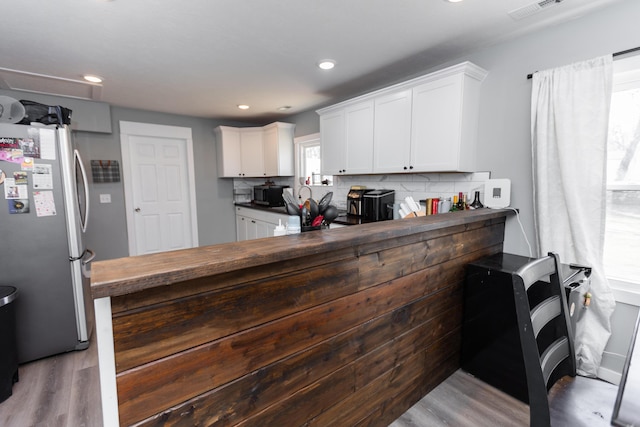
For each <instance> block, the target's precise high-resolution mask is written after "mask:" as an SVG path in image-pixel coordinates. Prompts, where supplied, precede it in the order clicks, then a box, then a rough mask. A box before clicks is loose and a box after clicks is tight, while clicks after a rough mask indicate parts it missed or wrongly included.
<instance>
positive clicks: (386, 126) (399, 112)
mask: <svg viewBox="0 0 640 427" xmlns="http://www.w3.org/2000/svg"><path fill="white" fill-rule="evenodd" d="M374 129H375V135H374V144H373V149H374V151H373V163H374V164H373V171H374V172H376V173H393V172H409V171H410V167H411V164H410V158H411V90H403V91H399V92H394V93H390V94H388V95H383V96H380V97H378V98H377V99H376V100H375V126H374Z"/></svg>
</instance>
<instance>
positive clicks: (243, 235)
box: [236, 215, 247, 242]
mask: <svg viewBox="0 0 640 427" xmlns="http://www.w3.org/2000/svg"><path fill="white" fill-rule="evenodd" d="M243 240H247V218H246V217H244V216H241V215H236V241H238V242H242V241H243Z"/></svg>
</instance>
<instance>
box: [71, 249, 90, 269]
mask: <svg viewBox="0 0 640 427" xmlns="http://www.w3.org/2000/svg"><path fill="white" fill-rule="evenodd" d="M87 254H89V258H87V259H84V256H85V255H87ZM95 257H96V253H95V252H93V251H92V250H91V249H85V250H84V252H82V254H80V256H76V257H73V256H70V257H69V261H72V262H73V261H78V260H82V265H87V264H89V263H90V262H91V261H93V259H94V258H95Z"/></svg>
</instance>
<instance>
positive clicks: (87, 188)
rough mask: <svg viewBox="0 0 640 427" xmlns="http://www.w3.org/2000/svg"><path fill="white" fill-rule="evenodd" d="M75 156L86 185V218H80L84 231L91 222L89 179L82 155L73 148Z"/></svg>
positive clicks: (84, 185)
mask: <svg viewBox="0 0 640 427" xmlns="http://www.w3.org/2000/svg"><path fill="white" fill-rule="evenodd" d="M73 157H74V159H75V162H76V164H77V165H78V167H79V168H80V172H81V174H82V181H83V187H84V203H85V210H84V218H80V223H81V225H82V231H83V232H86V231H87V222H89V186H88V184H89V181H88V180H87V172H86V171H85V169H84V165H83V164H82V157H80V153H79V152H78V150H73Z"/></svg>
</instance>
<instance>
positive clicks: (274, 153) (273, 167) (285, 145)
mask: <svg viewBox="0 0 640 427" xmlns="http://www.w3.org/2000/svg"><path fill="white" fill-rule="evenodd" d="M294 128H295V125H292V124H290V123H280V122H276V123H271V124H270V125H267V126H264V127H263V128H262V129H263V131H264V132H263V148H264V169H265V173H266V176H293V175H294V169H293V167H294V162H293V130H294Z"/></svg>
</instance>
